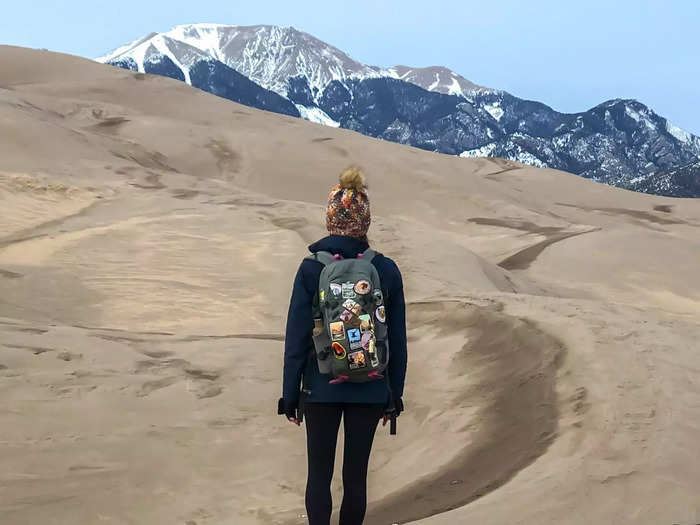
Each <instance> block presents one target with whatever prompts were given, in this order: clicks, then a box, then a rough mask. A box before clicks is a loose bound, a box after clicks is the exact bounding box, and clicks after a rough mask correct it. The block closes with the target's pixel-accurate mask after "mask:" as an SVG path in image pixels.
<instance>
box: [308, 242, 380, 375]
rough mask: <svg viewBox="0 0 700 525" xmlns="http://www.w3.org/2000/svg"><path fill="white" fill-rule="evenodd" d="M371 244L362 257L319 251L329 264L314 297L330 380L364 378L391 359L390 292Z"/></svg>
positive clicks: (320, 357) (317, 257)
mask: <svg viewBox="0 0 700 525" xmlns="http://www.w3.org/2000/svg"><path fill="white" fill-rule="evenodd" d="M375 255H376V252H374V251H373V250H371V249H367V250H366V251H365V252H364V253H360V254H358V256H357V258H356V259H343V258H342V257H341V256H340V255H333V254H331V253H329V252H318V253H315V254H313V255H310V256H308V257H307V258H308V259H311V260H314V261H318V262H320V263H321V264H323V265H324V266H323V270H321V276H320V277H319V282H318V293H317V294H316V298H315V300H314V303H313V319H314V328H313V341H314V349H315V353H316V359H317V361H318V369H319V371H320V372H321V373H322V374H330V375H332V376H333V379H332V380H331V381H330V383H333V384H336V383H343V382H345V381H350V382H352V383H362V382H366V381H372V380H374V379H380V378H382V377H384V376H383V375H382V372H383V371H384V369H386V366H387V364H388V362H389V344H388V341H387V326H386V321H387V320H386V310H385V306H384V301H385V297H384V296H383V295H382V288H381V283H380V282H379V274H378V273H377V269H376V268H375V267H374V265H373V264H372V259H373V258H374V256H375Z"/></svg>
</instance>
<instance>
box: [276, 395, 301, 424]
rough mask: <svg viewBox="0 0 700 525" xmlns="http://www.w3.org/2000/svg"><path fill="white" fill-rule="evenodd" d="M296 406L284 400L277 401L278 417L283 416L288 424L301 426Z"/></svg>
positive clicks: (296, 404)
mask: <svg viewBox="0 0 700 525" xmlns="http://www.w3.org/2000/svg"><path fill="white" fill-rule="evenodd" d="M298 406H299V405H298V403H292V402H288V401H286V400H285V399H284V398H280V399H279V401H277V413H278V414H279V415H284V416H285V417H286V418H287V421H289V422H290V423H294V424H295V425H296V426H299V425H301V419H300V418H298V417H297V408H298Z"/></svg>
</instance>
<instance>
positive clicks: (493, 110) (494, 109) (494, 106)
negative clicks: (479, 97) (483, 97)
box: [484, 100, 503, 121]
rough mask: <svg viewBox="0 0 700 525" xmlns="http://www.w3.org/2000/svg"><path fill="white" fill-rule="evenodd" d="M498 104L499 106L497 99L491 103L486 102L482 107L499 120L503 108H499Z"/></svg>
mask: <svg viewBox="0 0 700 525" xmlns="http://www.w3.org/2000/svg"><path fill="white" fill-rule="evenodd" d="M500 106H501V102H500V101H499V100H496V101H495V102H492V103H491V104H486V105H485V106H484V109H485V110H486V111H488V113H489V115H491V116H492V117H493V118H495V119H496V120H497V121H500V120H501V117H503V109H501V107H500Z"/></svg>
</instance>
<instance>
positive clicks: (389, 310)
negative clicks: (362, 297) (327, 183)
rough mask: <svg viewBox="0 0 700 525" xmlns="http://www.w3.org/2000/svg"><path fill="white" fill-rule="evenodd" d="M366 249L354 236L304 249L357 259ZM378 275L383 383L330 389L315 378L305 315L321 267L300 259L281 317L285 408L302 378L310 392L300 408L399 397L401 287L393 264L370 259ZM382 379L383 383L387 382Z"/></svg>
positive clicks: (293, 399)
mask: <svg viewBox="0 0 700 525" xmlns="http://www.w3.org/2000/svg"><path fill="white" fill-rule="evenodd" d="M367 248H368V244H367V242H366V241H364V240H362V239H358V238H355V237H344V236H340V235H331V236H329V237H324V238H323V239H321V240H319V241H317V242H315V243H314V244H312V245H311V246H309V251H310V252H311V253H316V252H319V251H327V252H330V253H332V254H336V253H339V254H340V255H342V256H343V257H344V258H346V259H348V258H354V257H357V254H358V253H362V252H364V251H365V250H366V249H367ZM372 264H373V265H374V266H375V268H376V269H377V272H378V273H379V280H380V281H381V283H382V293H383V294H384V297H385V303H384V304H385V306H386V317H387V328H388V337H389V366H388V367H387V371H386V372H385V377H384V378H383V379H377V380H375V381H370V382H367V383H340V384H335V385H331V384H328V381H329V380H331V379H332V377H331V376H330V375H327V374H321V373H320V372H319V370H318V363H317V362H316V358H315V355H314V354H313V353H312V349H313V340H312V339H311V333H312V330H313V326H314V322H313V317H312V313H311V307H312V302H313V299H314V296H315V295H316V294H317V293H318V280H319V277H320V275H321V270H322V269H323V265H322V264H321V263H319V262H317V261H313V260H310V259H304V260H303V261H302V263H301V265H300V266H299V270H298V271H297V275H296V277H295V279H294V289H293V291H292V298H291V301H290V304H289V315H288V316H287V331H286V337H285V342H284V379H283V385H282V397H283V398H284V401H285V404H288V405H295V404H296V403H298V401H299V391H300V389H301V382H302V376H303V375H306V381H305V385H306V386H308V388H309V389H310V390H311V392H310V394H308V395H307V396H306V397H305V398H304V402H305V403H386V402H387V401H388V400H389V387H391V392H392V394H393V396H394V398H398V397H401V396H402V395H403V385H404V379H405V377H406V361H407V356H406V306H405V303H404V296H403V282H402V279H401V273H400V272H399V269H398V267H397V266H396V263H395V262H394V261H392V260H391V259H389V258H388V257H384V256H383V255H381V254H377V256H376V257H375V258H374V259H373V260H372ZM387 379H388V381H387Z"/></svg>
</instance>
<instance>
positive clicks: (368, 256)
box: [362, 248, 378, 262]
mask: <svg viewBox="0 0 700 525" xmlns="http://www.w3.org/2000/svg"><path fill="white" fill-rule="evenodd" d="M377 255H378V252H375V251H374V250H373V249H372V248H367V249H366V250H365V251H364V252H362V259H364V260H365V261H367V262H372V259H374V258H375V257H376V256H377Z"/></svg>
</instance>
